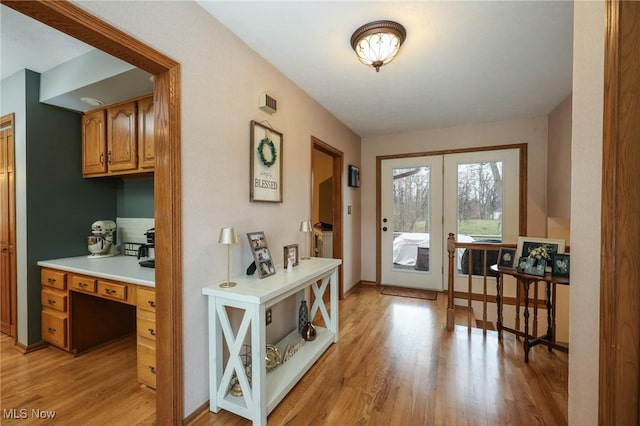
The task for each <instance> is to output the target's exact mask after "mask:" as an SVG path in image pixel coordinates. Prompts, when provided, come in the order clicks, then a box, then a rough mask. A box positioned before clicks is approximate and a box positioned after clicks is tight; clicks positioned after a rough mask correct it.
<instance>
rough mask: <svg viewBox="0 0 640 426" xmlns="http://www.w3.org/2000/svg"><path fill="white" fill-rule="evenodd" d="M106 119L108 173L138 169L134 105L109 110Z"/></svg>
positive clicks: (127, 104)
mask: <svg viewBox="0 0 640 426" xmlns="http://www.w3.org/2000/svg"><path fill="white" fill-rule="evenodd" d="M107 111H108V113H107V115H108V117H107V123H108V127H107V150H108V151H107V157H108V163H109V171H110V172H115V171H125V170H135V169H137V168H138V158H137V157H138V152H137V149H136V103H135V102H129V103H126V104H122V105H118V106H115V107H113V108H109V109H108V110H107Z"/></svg>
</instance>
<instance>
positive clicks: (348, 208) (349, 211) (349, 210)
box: [347, 206, 351, 214]
mask: <svg viewBox="0 0 640 426" xmlns="http://www.w3.org/2000/svg"><path fill="white" fill-rule="evenodd" d="M347 214H351V206H347Z"/></svg>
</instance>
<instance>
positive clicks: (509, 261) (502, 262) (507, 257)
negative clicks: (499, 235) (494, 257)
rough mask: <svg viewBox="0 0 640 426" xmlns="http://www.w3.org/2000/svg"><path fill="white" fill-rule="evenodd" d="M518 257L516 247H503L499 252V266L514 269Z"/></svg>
mask: <svg viewBox="0 0 640 426" xmlns="http://www.w3.org/2000/svg"><path fill="white" fill-rule="evenodd" d="M516 259H517V258H516V249H513V248H506V247H502V248H501V249H500V252H499V253H498V268H506V269H513V268H515V264H516Z"/></svg>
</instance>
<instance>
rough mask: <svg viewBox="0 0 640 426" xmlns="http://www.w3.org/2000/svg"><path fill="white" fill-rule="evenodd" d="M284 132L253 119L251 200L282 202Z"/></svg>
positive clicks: (250, 164) (250, 177) (250, 165)
mask: <svg viewBox="0 0 640 426" xmlns="http://www.w3.org/2000/svg"><path fill="white" fill-rule="evenodd" d="M282 142H283V135H282V133H280V132H278V131H276V130H274V129H272V128H271V127H268V126H265V125H264V124H262V123H258V122H257V121H255V120H252V121H251V143H250V155H249V158H250V163H249V173H250V176H249V200H250V201H251V202H255V201H260V202H266V203H282V164H283V163H282V154H283V152H282Z"/></svg>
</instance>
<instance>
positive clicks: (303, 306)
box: [298, 300, 309, 335]
mask: <svg viewBox="0 0 640 426" xmlns="http://www.w3.org/2000/svg"><path fill="white" fill-rule="evenodd" d="M308 322H309V309H308V308H307V301H306V300H303V301H302V302H300V309H298V333H300V335H302V330H303V329H304V326H305V325H307V323H308Z"/></svg>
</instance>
